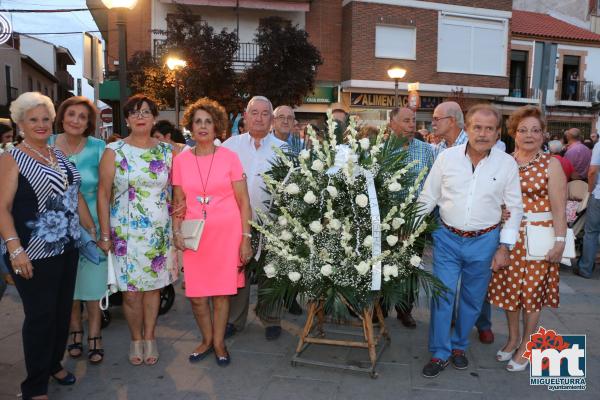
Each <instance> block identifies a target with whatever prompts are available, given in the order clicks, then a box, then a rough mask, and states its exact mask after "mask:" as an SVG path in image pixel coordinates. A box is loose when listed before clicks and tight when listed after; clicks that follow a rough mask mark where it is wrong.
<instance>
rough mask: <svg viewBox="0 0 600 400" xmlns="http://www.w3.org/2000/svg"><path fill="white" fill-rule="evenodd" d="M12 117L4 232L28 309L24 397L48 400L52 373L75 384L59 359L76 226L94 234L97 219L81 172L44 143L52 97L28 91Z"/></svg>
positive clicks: (2, 177)
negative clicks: (18, 136)
mask: <svg viewBox="0 0 600 400" xmlns="http://www.w3.org/2000/svg"><path fill="white" fill-rule="evenodd" d="M10 112H11V118H12V119H13V121H15V122H16V123H17V126H18V127H19V130H20V131H21V132H22V134H23V135H24V141H23V143H21V144H20V145H19V146H17V147H15V148H13V149H11V150H10V151H8V152H6V153H4V154H2V155H1V156H0V171H2V174H0V187H1V188H2V190H1V191H0V235H1V236H2V239H3V240H4V243H5V244H6V255H5V261H6V262H7V264H8V265H10V266H11V274H12V276H13V279H14V281H15V284H16V287H17V290H18V292H19V295H20V296H21V300H22V302H23V310H24V312H25V321H24V323H23V350H24V353H25V367H26V369H27V378H26V379H25V380H24V381H23V382H22V383H21V390H22V393H23V399H31V398H34V399H47V398H48V397H47V395H46V393H47V391H48V379H49V377H50V376H52V377H54V379H55V380H56V381H57V382H58V383H60V384H62V385H72V384H74V383H75V380H76V379H75V376H74V375H73V374H71V373H70V372H67V371H66V370H65V369H64V368H63V367H62V365H61V360H62V357H63V353H64V351H65V346H66V343H67V337H68V333H69V319H70V317H71V303H72V300H73V290H74V287H75V278H76V274H77V261H78V258H79V252H78V250H77V248H76V242H77V240H78V239H79V237H80V222H79V221H80V220H81V224H82V225H83V226H84V227H85V228H86V229H88V230H89V231H92V230H93V228H94V221H93V220H92V217H91V215H90V213H89V210H88V209H87V206H86V204H85V200H84V199H83V197H82V196H81V194H80V193H79V184H80V181H81V178H80V176H79V172H77V169H75V167H74V166H73V164H71V163H70V162H69V160H68V159H67V158H66V157H65V155H64V154H63V153H62V152H61V151H58V150H56V149H53V148H51V147H49V146H48V145H47V144H46V142H47V141H48V138H49V137H50V135H51V134H52V121H53V120H54V116H55V111H54V106H53V105H52V100H50V99H49V98H48V97H46V96H43V95H42V94H40V93H37V92H28V93H23V94H22V95H20V96H19V97H18V98H17V99H16V100H15V101H13V102H12V104H11V105H10Z"/></svg>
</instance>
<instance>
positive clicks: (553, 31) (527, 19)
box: [511, 10, 600, 44]
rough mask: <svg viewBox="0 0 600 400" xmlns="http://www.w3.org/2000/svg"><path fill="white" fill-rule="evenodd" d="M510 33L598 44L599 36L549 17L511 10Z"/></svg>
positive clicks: (599, 41)
mask: <svg viewBox="0 0 600 400" xmlns="http://www.w3.org/2000/svg"><path fill="white" fill-rule="evenodd" d="M511 31H512V34H513V35H526V36H541V37H547V38H553V39H563V40H576V41H584V42H595V43H599V44H600V35H599V34H597V33H594V32H592V31H589V30H587V29H583V28H580V27H578V26H575V25H572V24H569V23H567V22H564V21H561V20H560V19H557V18H554V17H551V16H550V15H547V14H540V13H536V12H531V11H522V10H513V13H512V22H511Z"/></svg>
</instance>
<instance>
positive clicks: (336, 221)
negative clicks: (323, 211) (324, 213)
mask: <svg viewBox="0 0 600 400" xmlns="http://www.w3.org/2000/svg"><path fill="white" fill-rule="evenodd" d="M329 227H330V228H331V229H333V230H334V231H337V230H338V229H340V228H341V227H342V222H341V221H340V220H339V219H332V220H331V221H329Z"/></svg>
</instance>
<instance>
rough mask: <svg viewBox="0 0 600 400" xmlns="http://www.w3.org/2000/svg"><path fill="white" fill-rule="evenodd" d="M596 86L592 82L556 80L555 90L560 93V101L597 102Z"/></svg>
mask: <svg viewBox="0 0 600 400" xmlns="http://www.w3.org/2000/svg"><path fill="white" fill-rule="evenodd" d="M597 86H598V85H594V82H592V81H572V80H567V81H563V80H558V81H556V88H557V90H559V91H560V100H570V101H589V102H596V103H597V102H598V101H599V100H598V99H597V98H596V95H597V90H596V89H597Z"/></svg>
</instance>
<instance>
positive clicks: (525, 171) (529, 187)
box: [488, 154, 559, 312]
mask: <svg viewBox="0 0 600 400" xmlns="http://www.w3.org/2000/svg"><path fill="white" fill-rule="evenodd" d="M550 159H551V156H549V155H547V154H539V155H538V156H537V157H536V158H535V159H533V160H532V161H531V162H530V163H529V164H527V165H525V166H523V167H520V168H519V177H520V180H521V193H522V198H523V212H524V213H525V214H527V213H528V212H533V213H540V212H549V211H550V199H549V197H548V166H549V164H550ZM532 224H533V225H539V226H552V221H543V222H532ZM525 225H526V222H525V220H523V221H522V222H521V228H520V229H519V238H518V240H517V244H516V245H515V247H514V249H513V250H512V251H511V252H510V265H509V266H508V267H506V268H504V269H503V270H500V271H498V272H494V273H493V275H492V279H491V280H490V284H489V287H488V300H489V301H490V303H491V304H494V305H496V306H498V307H500V308H503V309H505V310H508V311H517V310H520V309H525V310H526V311H528V312H531V311H540V310H541V309H542V307H543V306H549V307H554V308H557V307H558V299H559V297H558V281H559V277H558V268H559V267H558V264H551V263H548V262H546V261H527V260H526V259H525V255H526V250H525Z"/></svg>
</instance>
